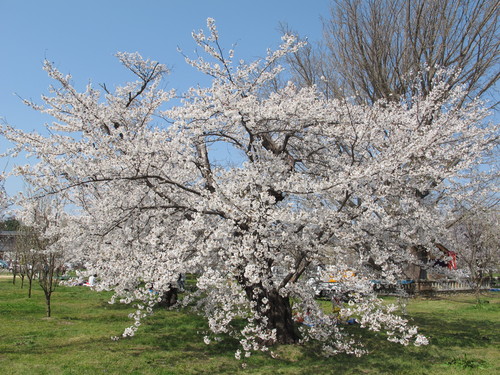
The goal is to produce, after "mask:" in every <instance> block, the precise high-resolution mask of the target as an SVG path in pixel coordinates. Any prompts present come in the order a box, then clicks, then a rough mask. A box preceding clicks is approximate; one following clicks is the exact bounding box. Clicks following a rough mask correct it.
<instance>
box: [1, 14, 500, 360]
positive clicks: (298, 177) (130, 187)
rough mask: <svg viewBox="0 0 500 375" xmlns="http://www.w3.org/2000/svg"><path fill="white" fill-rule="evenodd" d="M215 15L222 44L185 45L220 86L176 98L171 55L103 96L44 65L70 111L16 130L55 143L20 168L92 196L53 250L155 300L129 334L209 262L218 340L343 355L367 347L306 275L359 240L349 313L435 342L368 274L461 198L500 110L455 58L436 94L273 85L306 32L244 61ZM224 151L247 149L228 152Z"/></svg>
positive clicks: (32, 142)
mask: <svg viewBox="0 0 500 375" xmlns="http://www.w3.org/2000/svg"><path fill="white" fill-rule="evenodd" d="M208 29H209V31H208V33H205V32H204V31H199V32H197V33H194V34H193V37H194V39H195V41H196V43H197V44H198V45H199V47H200V48H201V49H203V50H204V51H205V53H206V56H205V57H203V56H199V57H198V58H196V59H189V58H186V60H187V62H188V63H190V64H191V65H193V66H194V67H195V68H197V69H198V70H200V71H201V72H204V73H205V74H207V75H209V76H210V77H212V83H211V85H209V86H208V87H199V86H198V87H193V88H192V89H190V90H188V91H187V92H186V94H185V95H184V96H183V100H182V103H181V104H180V105H178V106H173V107H172V106H170V107H168V106H169V103H168V101H169V100H170V99H171V98H172V97H174V96H175V93H173V92H166V91H165V90H163V89H161V79H162V76H163V75H164V74H165V73H166V72H167V71H166V68H165V67H164V66H163V65H161V64H159V63H158V62H155V61H151V60H146V59H143V58H142V57H141V56H140V55H138V54H128V53H119V54H118V55H117V56H118V58H119V60H120V61H121V63H122V64H123V65H124V66H125V67H126V68H127V69H129V70H130V71H131V73H132V74H133V75H134V77H135V79H136V81H135V82H131V83H128V84H125V85H124V86H121V87H118V88H117V89H116V90H115V92H108V91H106V89H104V90H105V93H104V94H105V95H104V97H101V94H102V93H100V92H99V91H98V90H96V89H94V88H93V87H92V86H88V87H87V89H86V91H85V92H78V91H77V90H76V89H75V88H74V87H73V85H72V83H71V77H70V76H65V75H63V74H62V73H60V72H59V71H57V70H56V69H55V68H54V67H53V65H52V64H50V63H48V62H47V63H46V64H45V69H46V70H47V72H48V74H49V75H50V76H51V77H52V78H53V79H54V80H55V81H56V82H57V87H54V88H53V89H52V93H51V96H46V97H44V101H45V106H44V107H43V106H39V105H35V104H32V105H33V106H34V107H35V108H37V109H38V110H41V111H43V112H45V113H48V114H50V115H52V116H53V117H54V118H55V120H56V121H55V122H54V123H53V124H50V125H48V126H49V128H50V132H48V133H47V134H49V135H47V136H42V135H39V134H36V133H32V134H30V135H29V136H27V134H26V133H24V132H22V131H20V130H19V129H15V128H13V127H10V126H2V128H1V132H2V133H3V134H4V136H6V137H7V138H8V139H9V140H11V141H12V142H14V143H15V144H16V145H17V150H26V151H28V152H31V153H36V154H37V155H40V157H41V161H40V163H38V164H36V165H33V166H27V167H22V168H19V170H18V172H19V173H22V174H23V175H25V176H26V177H27V178H28V179H29V180H30V182H32V183H33V184H34V186H36V187H38V188H39V189H40V190H38V192H39V196H40V197H43V196H47V195H55V196H58V197H60V199H62V200H64V201H67V202H71V203H72V204H73V205H74V206H76V207H78V208H79V209H80V211H79V212H78V214H77V215H73V216H72V217H69V218H65V221H64V223H65V225H64V226H61V225H57V221H53V220H49V221H48V222H50V223H52V222H53V223H55V225H53V226H49V229H50V230H44V231H42V233H44V236H48V237H47V238H53V239H55V240H56V242H54V243H53V245H51V248H53V249H73V250H74V251H75V253H74V256H75V257H76V258H77V259H80V260H82V261H83V262H85V266H86V268H87V269H88V270H89V272H91V273H97V274H98V275H99V278H100V282H99V285H98V288H102V289H113V290H115V291H116V293H117V296H119V297H121V298H123V300H124V301H125V302H132V301H137V300H139V301H142V302H143V303H145V304H147V306H148V307H147V308H145V309H139V312H138V313H137V314H136V315H135V318H136V319H137V322H136V324H134V326H133V327H131V328H129V329H128V330H126V332H125V335H133V334H134V332H135V330H136V329H137V327H138V326H139V325H140V318H141V316H143V315H144V312H145V311H146V312H148V311H149V305H148V304H149V303H150V302H151V303H152V302H156V297H155V296H156V294H155V293H151V289H153V290H154V291H158V292H159V294H160V295H161V293H162V292H166V291H169V290H170V289H171V287H172V285H176V283H177V279H178V275H179V274H181V273H194V274H196V275H197V290H196V291H194V292H193V293H192V294H191V295H189V296H186V298H184V299H183V302H184V303H186V304H187V303H189V302H190V301H191V302H193V304H194V306H195V308H196V309H197V310H198V311H199V312H201V313H202V314H204V315H205V316H206V318H207V320H208V322H209V327H210V330H211V332H212V336H210V337H213V336H215V337H217V335H218V334H223V333H229V334H231V335H233V336H234V337H236V338H238V339H239V340H240V343H241V347H242V349H243V351H244V352H245V354H248V355H249V353H250V352H251V351H252V350H266V349H267V347H268V345H269V344H272V343H275V342H279V343H296V342H299V340H301V339H302V340H318V341H320V342H321V343H322V346H323V348H324V349H325V351H326V352H327V353H328V354H336V353H339V352H347V353H353V354H357V355H359V354H361V353H363V350H362V348H360V347H359V346H358V345H357V343H356V342H355V340H353V339H352V338H351V336H350V335H349V334H347V333H346V332H345V327H344V326H343V325H341V324H338V320H337V319H338V317H336V316H331V315H328V314H326V313H325V312H324V311H323V309H322V308H321V306H320V305H319V304H318V303H317V301H315V300H314V293H313V289H312V286H311V285H309V284H308V283H307V282H306V280H307V277H305V276H306V273H307V272H313V271H314V270H316V269H317V266H318V265H319V264H320V263H322V262H324V261H325V259H328V258H331V259H333V261H334V262H335V264H333V268H335V270H334V271H333V272H336V273H338V275H341V274H342V273H343V272H344V271H345V269H346V267H347V265H348V264H349V262H350V261H352V260H353V258H352V257H351V255H352V253H353V251H356V252H357V253H358V255H359V257H358V258H356V259H355V261H356V263H355V264H354V266H355V267H356V268H355V271H357V272H356V276H353V277H352V278H350V282H351V283H352V288H351V289H350V290H356V291H357V292H358V293H352V295H351V299H352V301H351V304H350V305H348V306H345V307H344V308H343V310H342V314H343V316H356V317H357V319H358V320H359V323H360V326H361V327H363V328H367V329H371V330H381V329H383V330H385V331H386V332H387V335H388V339H389V340H391V341H395V342H399V343H401V344H408V343H410V342H414V343H415V344H416V345H420V344H422V343H425V342H426V340H425V338H423V337H422V336H420V335H418V334H417V330H416V328H415V327H409V326H408V324H407V322H406V321H405V320H404V319H401V318H400V317H399V316H398V315H396V314H394V313H393V311H394V310H393V307H391V306H386V305H385V304H384V303H382V301H381V300H379V299H378V298H376V296H374V295H373V293H372V291H371V285H370V282H369V280H370V279H371V277H372V275H374V273H373V272H374V269H375V268H376V270H377V272H378V274H381V275H382V276H383V277H385V278H386V279H392V280H396V278H397V277H398V275H399V273H400V268H401V265H402V264H403V263H404V261H405V260H407V259H408V256H409V255H408V250H407V249H408V248H409V247H410V246H411V245H412V244H415V243H417V244H422V245H427V246H431V245H432V244H433V242H434V241H435V240H436V238H437V237H438V236H440V235H441V230H442V229H443V225H444V224H443V222H442V221H441V220H440V213H441V210H442V209H443V208H444V207H443V206H444V205H446V204H447V200H446V199H445V198H449V199H452V198H453V199H458V198H459V197H460V196H459V194H461V193H462V190H455V189H453V186H451V185H450V186H449V187H448V186H447V189H443V185H444V181H453V180H454V179H458V178H459V177H460V171H462V170H464V169H465V168H467V167H470V166H472V165H474V164H476V163H478V162H479V161H480V160H481V156H482V154H483V153H484V152H486V151H487V150H489V148H490V147H491V143H492V139H493V138H494V137H495V135H496V132H497V128H496V127H495V126H491V127H484V126H482V121H483V119H484V116H485V115H486V111H485V110H483V109H482V108H481V107H480V105H479V103H477V102H475V101H467V103H465V99H464V98H465V97H466V95H468V92H467V91H464V90H462V88H460V87H455V88H453V89H450V87H449V83H448V80H447V78H446V77H448V75H447V74H448V73H447V72H445V71H444V72H440V73H439V75H438V76H439V77H441V79H440V80H437V81H434V82H433V87H432V90H431V91H430V92H429V93H427V94H425V95H424V94H416V95H415V96H413V97H412V98H409V99H408V100H405V99H404V98H402V100H401V101H397V102H396V101H380V102H376V103H374V104H373V105H361V104H356V103H352V102H349V101H346V100H336V99H332V98H331V97H326V96H325V95H322V94H321V93H319V92H318V91H317V90H316V89H315V88H314V87H305V88H298V87H297V86H296V85H294V84H293V83H288V84H286V85H285V86H284V87H283V88H282V89H280V90H278V91H277V92H274V93H270V94H269V95H267V96H264V95H263V89H264V88H266V87H268V85H269V83H270V82H271V81H273V80H274V79H275V78H276V77H277V75H278V74H279V73H280V71H281V68H280V67H279V66H277V65H276V63H277V62H278V61H279V60H281V59H283V57H284V56H286V54H288V53H295V52H297V51H298V49H299V48H300V47H301V46H302V43H297V41H296V39H295V38H294V37H291V36H285V37H283V42H282V45H281V46H280V47H279V48H278V49H277V50H276V51H269V52H268V55H267V56H266V58H264V59H262V60H258V61H255V62H251V63H248V64H247V63H244V62H240V63H234V62H233V58H234V57H233V56H234V51H227V52H226V51H225V50H224V49H223V48H222V46H221V45H220V43H219V37H218V33H217V30H216V28H215V25H214V21H213V20H211V19H209V20H208ZM167 107H168V108H169V109H167V110H164V109H165V108H167ZM430 117H432V118H433V120H432V121H426V119H428V118H430ZM162 120H165V122H164V123H163V122H162ZM220 148H222V149H226V150H227V149H230V150H232V152H233V154H237V155H238V160H235V161H234V162H233V163H232V164H231V165H228V164H227V163H222V162H220V159H219V158H218V157H217V156H216V155H217V153H216V151H217V149H219V150H220ZM423 192H425V193H423ZM436 196H441V198H442V199H441V202H443V203H442V204H441V205H436V204H435V202H436ZM430 198H432V200H431V202H429V200H430ZM30 201H31V200H28V201H27V202H30ZM56 212H59V213H61V212H63V211H61V210H57V211H56ZM33 222H36V220H33ZM59 223H60V222H59ZM368 260H370V261H371V264H373V265H375V266H376V267H373V268H368V267H366V264H367V263H368ZM294 312H297V313H299V314H305V313H309V314H310V316H311V319H312V323H313V324H314V327H313V328H312V329H308V328H307V327H305V326H300V325H298V324H296V322H295V321H294V318H293V317H294ZM210 337H209V335H207V337H206V338H205V340H206V341H207V342H209V341H210ZM240 355H241V352H240V351H238V352H237V353H236V356H237V357H239V356H240Z"/></svg>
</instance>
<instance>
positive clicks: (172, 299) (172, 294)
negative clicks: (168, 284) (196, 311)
mask: <svg viewBox="0 0 500 375" xmlns="http://www.w3.org/2000/svg"><path fill="white" fill-rule="evenodd" d="M177 297H178V289H177V288H171V289H170V290H168V291H167V292H164V293H163V294H162V296H161V301H160V302H158V305H159V306H161V307H165V308H168V307H172V306H173V305H175V304H176V303H177Z"/></svg>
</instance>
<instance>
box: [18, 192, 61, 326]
mask: <svg viewBox="0 0 500 375" xmlns="http://www.w3.org/2000/svg"><path fill="white" fill-rule="evenodd" d="M34 195H35V194H34V193H32V192H30V193H29V197H27V198H26V199H25V200H23V201H20V203H21V204H22V209H21V210H20V211H19V217H20V218H21V219H22V221H23V223H24V224H25V225H26V226H23V227H22V231H21V232H22V235H21V243H20V245H19V249H20V250H19V251H18V256H19V258H20V259H21V260H22V261H23V265H24V269H25V273H26V275H28V278H29V280H30V290H31V281H32V279H33V277H35V276H38V283H39V285H40V287H41V288H42V290H43V292H44V295H45V302H46V313H47V317H50V316H51V297H52V293H53V292H54V290H55V288H56V287H57V285H58V284H59V280H60V276H61V275H62V272H63V268H64V267H63V264H64V257H63V255H64V253H63V252H62V251H60V250H58V249H57V247H55V244H56V243H57V240H58V237H59V233H60V231H61V229H60V226H63V220H62V217H63V216H64V212H63V209H64V205H63V204H62V202H61V200H59V199H57V197H55V196H52V197H48V196H45V197H44V198H42V199H34V198H33V196H34Z"/></svg>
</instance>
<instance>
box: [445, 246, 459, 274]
mask: <svg viewBox="0 0 500 375" xmlns="http://www.w3.org/2000/svg"><path fill="white" fill-rule="evenodd" d="M446 255H448V256H449V257H451V259H450V260H449V261H448V269H449V270H456V269H457V254H456V253H455V252H453V251H449V250H448V254H446Z"/></svg>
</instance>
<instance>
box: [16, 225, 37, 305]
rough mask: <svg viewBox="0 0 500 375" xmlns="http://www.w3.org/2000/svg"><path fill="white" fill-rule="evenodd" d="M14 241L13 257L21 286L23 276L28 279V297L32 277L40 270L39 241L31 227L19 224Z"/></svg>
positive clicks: (31, 285) (29, 295) (22, 284)
mask: <svg viewBox="0 0 500 375" xmlns="http://www.w3.org/2000/svg"><path fill="white" fill-rule="evenodd" d="M18 232H19V233H18V235H17V236H16V242H15V257H14V259H17V264H18V265H19V274H20V275H21V288H23V286H24V278H25V277H26V278H27V279H28V297H29V298H31V291H32V287H33V279H34V278H35V277H36V276H37V275H38V273H39V271H40V254H39V253H40V243H39V240H38V238H37V236H36V233H34V231H33V229H32V228H29V227H25V226H20V228H18Z"/></svg>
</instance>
